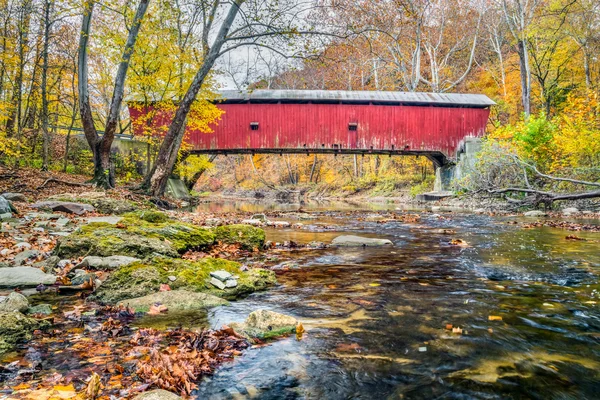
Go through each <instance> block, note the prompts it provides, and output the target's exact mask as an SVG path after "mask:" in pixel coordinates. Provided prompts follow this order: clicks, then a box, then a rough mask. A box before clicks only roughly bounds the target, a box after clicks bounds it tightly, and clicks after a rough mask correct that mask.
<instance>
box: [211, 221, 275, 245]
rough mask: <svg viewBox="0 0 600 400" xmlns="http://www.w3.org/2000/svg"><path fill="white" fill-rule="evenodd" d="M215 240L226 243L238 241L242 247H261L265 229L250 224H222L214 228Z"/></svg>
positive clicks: (263, 242)
mask: <svg viewBox="0 0 600 400" xmlns="http://www.w3.org/2000/svg"><path fill="white" fill-rule="evenodd" d="M214 232H215V240H217V241H219V242H223V243H227V244H234V243H239V244H241V246H242V248H243V249H246V250H253V249H255V248H257V249H261V248H262V247H263V246H264V244H265V231H264V230H262V229H260V228H256V227H253V226H250V225H241V224H237V225H224V226H219V227H217V228H215V229H214Z"/></svg>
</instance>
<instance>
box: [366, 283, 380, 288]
mask: <svg viewBox="0 0 600 400" xmlns="http://www.w3.org/2000/svg"><path fill="white" fill-rule="evenodd" d="M369 286H373V287H377V286H381V284H380V283H375V282H373V283H369Z"/></svg>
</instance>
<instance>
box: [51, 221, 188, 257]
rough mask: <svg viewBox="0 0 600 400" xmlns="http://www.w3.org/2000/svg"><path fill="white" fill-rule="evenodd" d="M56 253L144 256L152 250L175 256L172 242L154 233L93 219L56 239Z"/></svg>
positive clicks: (156, 252) (58, 254)
mask: <svg viewBox="0 0 600 400" xmlns="http://www.w3.org/2000/svg"><path fill="white" fill-rule="evenodd" d="M54 254H55V255H57V256H59V257H61V258H68V257H69V258H74V257H78V256H88V255H93V256H100V257H108V256H112V255H121V256H130V257H137V258H145V257H147V256H150V255H151V254H162V255H165V256H170V257H176V256H177V255H178V253H177V250H176V249H175V248H174V246H173V245H172V244H171V243H170V242H167V241H166V240H164V239H163V240H161V239H160V238H158V237H156V236H144V235H141V234H138V233H132V232H129V231H128V230H127V229H119V228H116V227H115V226H114V225H111V224H108V223H105V222H94V223H91V224H88V225H85V226H83V227H81V228H80V229H79V230H77V231H76V232H74V233H72V234H71V235H69V236H66V237H63V238H61V239H60V240H59V241H58V245H57V246H56V249H55V252H54Z"/></svg>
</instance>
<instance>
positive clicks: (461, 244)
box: [450, 239, 469, 247]
mask: <svg viewBox="0 0 600 400" xmlns="http://www.w3.org/2000/svg"><path fill="white" fill-rule="evenodd" d="M450 244H451V245H452V246H459V247H467V246H468V245H469V243H467V242H466V241H464V240H462V239H452V240H451V241H450Z"/></svg>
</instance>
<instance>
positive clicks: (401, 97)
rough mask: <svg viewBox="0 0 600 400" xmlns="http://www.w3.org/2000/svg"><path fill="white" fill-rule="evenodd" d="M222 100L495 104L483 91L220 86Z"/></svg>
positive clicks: (432, 104) (477, 106)
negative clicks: (244, 87)
mask: <svg viewBox="0 0 600 400" xmlns="http://www.w3.org/2000/svg"><path fill="white" fill-rule="evenodd" d="M219 93H220V95H221V96H222V97H223V98H224V101H223V102H224V103H244V102H248V101H249V102H251V103H277V102H285V103H305V102H312V103H340V102H341V103H348V104H361V103H374V104H392V105H393V104H404V105H431V106H438V107H473V108H486V107H490V106H493V105H495V104H496V103H495V102H494V101H492V100H491V99H490V98H489V97H487V96H486V95H483V94H462V93H424V92H391V91H366V90H364V91H350V90H264V89H258V90H253V91H238V90H222V91H220V92H219Z"/></svg>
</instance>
